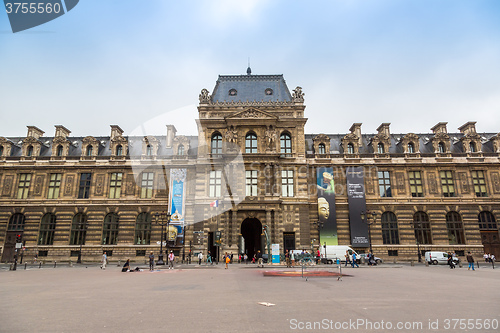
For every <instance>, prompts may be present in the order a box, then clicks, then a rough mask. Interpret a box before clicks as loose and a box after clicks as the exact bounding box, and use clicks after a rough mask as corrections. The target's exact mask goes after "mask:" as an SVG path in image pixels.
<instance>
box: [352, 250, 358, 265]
mask: <svg viewBox="0 0 500 333" xmlns="http://www.w3.org/2000/svg"><path fill="white" fill-rule="evenodd" d="M354 265H356V267H358V268H359V265H358V262H357V261H356V252H354V251H353V252H352V262H351V266H352V268H354Z"/></svg>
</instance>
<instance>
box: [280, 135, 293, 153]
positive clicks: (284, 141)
mask: <svg viewBox="0 0 500 333" xmlns="http://www.w3.org/2000/svg"><path fill="white" fill-rule="evenodd" d="M280 147H281V154H282V155H285V156H287V155H291V154H292V137H291V136H290V134H288V133H283V134H281V136H280Z"/></svg>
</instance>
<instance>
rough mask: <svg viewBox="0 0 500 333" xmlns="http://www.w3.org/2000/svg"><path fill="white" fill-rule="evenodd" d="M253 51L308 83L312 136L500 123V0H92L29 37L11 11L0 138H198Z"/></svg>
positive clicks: (263, 70)
mask: <svg viewBox="0 0 500 333" xmlns="http://www.w3.org/2000/svg"><path fill="white" fill-rule="evenodd" d="M249 57H250V62H251V67H252V71H253V74H284V76H285V79H286V82H287V84H288V87H289V88H290V89H293V88H295V87H296V86H301V87H302V88H303V91H304V92H305V94H306V96H305V104H306V117H308V118H309V120H308V122H307V125H306V133H347V132H348V130H349V128H350V126H351V124H352V123H354V122H362V123H363V127H362V130H363V132H364V133H374V132H376V128H377V127H378V126H379V125H380V124H381V123H383V122H390V123H391V132H393V133H407V132H414V133H427V132H430V128H431V127H432V126H434V125H435V124H436V123H438V122H440V121H445V122H448V131H449V132H456V131H458V130H457V128H458V127H459V126H461V125H462V124H464V123H466V122H467V121H477V122H478V123H477V125H476V126H477V130H478V132H491V133H498V132H500V117H499V116H498V115H499V114H500V112H499V111H500V1H496V0H492V1H480V0H479V1H468V0H467V1H461V0H441V1H434V0H432V1H431V0H405V1H401V0H378V1H377V0H336V1H335V0H330V1H307V2H306V1H264V0H259V1H234V0H233V1H230V0H220V1H166V0H163V1H162V0H148V1H139V0H106V1H103V0H82V1H80V3H79V4H78V5H77V6H76V7H75V8H74V9H73V10H72V11H70V12H69V13H67V14H65V15H63V16H62V17H60V18H58V19H56V20H54V21H51V22H49V23H47V24H44V25H41V26H39V27H36V28H33V29H30V30H27V31H25V32H20V33H16V34H13V33H12V32H11V30H10V26H9V22H8V18H7V15H6V13H5V12H3V11H2V12H0V115H1V117H0V136H5V137H9V136H24V135H26V126H27V125H35V126H37V127H39V128H41V129H42V130H44V131H45V132H46V134H45V135H46V136H53V135H54V125H64V126H66V127H67V128H68V129H70V130H71V131H72V136H86V135H94V136H107V135H109V133H110V128H109V125H112V124H117V125H120V126H121V127H122V128H123V129H124V131H125V135H127V134H131V133H133V131H134V129H135V128H137V127H139V126H141V125H142V124H148V127H147V128H146V131H147V132H148V134H164V133H165V125H166V124H173V125H175V126H176V128H177V130H178V134H189V135H192V134H196V123H195V119H196V118H197V110H196V105H197V102H198V94H199V93H200V90H201V89H202V88H207V89H208V90H209V91H212V89H213V87H214V86H215V81H216V80H217V76H218V75H219V74H245V72H246V68H247V61H248V58H249ZM415 114H416V116H415ZM151 120H153V121H151Z"/></svg>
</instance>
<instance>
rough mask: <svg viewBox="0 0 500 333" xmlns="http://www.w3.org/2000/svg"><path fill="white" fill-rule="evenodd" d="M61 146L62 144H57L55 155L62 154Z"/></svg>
mask: <svg viewBox="0 0 500 333" xmlns="http://www.w3.org/2000/svg"><path fill="white" fill-rule="evenodd" d="M63 151H64V149H63V146H62V145H59V146H57V149H56V156H63Z"/></svg>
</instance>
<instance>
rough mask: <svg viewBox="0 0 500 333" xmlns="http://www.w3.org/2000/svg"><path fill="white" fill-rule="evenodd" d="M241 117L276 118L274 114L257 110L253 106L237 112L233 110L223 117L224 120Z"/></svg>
mask: <svg viewBox="0 0 500 333" xmlns="http://www.w3.org/2000/svg"><path fill="white" fill-rule="evenodd" d="M242 118H246V119H252V118H253V119H278V117H276V116H275V115H273V114H271V113H269V112H267V111H262V110H259V109H255V108H249V109H246V110H243V111H238V112H235V113H233V114H231V115H229V116H227V117H225V119H226V120H229V119H242Z"/></svg>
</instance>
